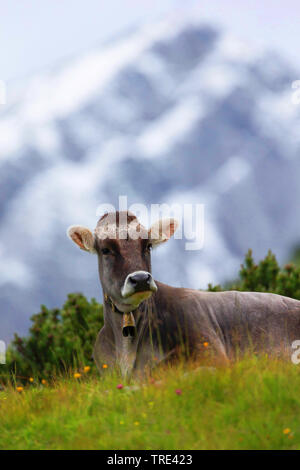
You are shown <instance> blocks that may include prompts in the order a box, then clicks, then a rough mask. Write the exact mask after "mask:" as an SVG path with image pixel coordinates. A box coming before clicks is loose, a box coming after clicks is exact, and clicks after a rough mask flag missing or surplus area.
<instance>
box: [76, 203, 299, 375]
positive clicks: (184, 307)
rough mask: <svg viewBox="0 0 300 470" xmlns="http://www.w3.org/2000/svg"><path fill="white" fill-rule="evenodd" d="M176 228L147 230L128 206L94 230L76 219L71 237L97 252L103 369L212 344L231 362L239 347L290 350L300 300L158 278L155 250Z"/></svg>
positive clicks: (141, 367)
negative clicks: (175, 284) (180, 284)
mask: <svg viewBox="0 0 300 470" xmlns="http://www.w3.org/2000/svg"><path fill="white" fill-rule="evenodd" d="M177 227H178V222H177V221H176V220H175V219H173V218H166V219H162V220H159V221H158V222H156V223H154V224H153V225H152V226H151V228H150V229H149V230H147V229H146V228H145V227H144V226H143V225H142V224H140V222H139V221H138V219H137V217H136V216H135V215H134V214H133V213H131V212H129V211H120V212H111V213H106V214H104V215H103V216H102V217H101V218H100V220H99V221H98V223H97V226H96V228H95V230H94V233H92V232H91V231H90V230H89V229H88V228H86V227H83V226H80V225H73V226H71V227H69V229H68V232H67V233H68V236H69V237H70V238H71V240H73V241H74V242H75V243H76V244H77V245H78V246H79V248H80V249H82V250H84V251H87V252H90V253H94V254H96V255H97V257H98V267H99V276H100V282H101V285H102V290H103V305H104V309H103V311H104V326H103V328H102V329H101V330H100V332H99V334H98V336H97V339H96V343H95V346H94V352H93V357H94V360H95V362H96V365H97V368H98V370H99V372H101V371H102V370H103V369H102V368H103V364H106V365H107V366H109V367H110V368H114V367H115V366H117V367H118V368H119V369H120V371H121V373H122V374H123V376H125V377H129V376H131V375H132V374H133V373H137V374H139V373H143V372H145V370H147V369H151V368H152V367H154V366H155V365H157V364H160V363H162V362H163V363H168V362H169V361H174V360H176V359H178V357H179V356H181V357H182V356H183V357H190V358H192V357H196V358H197V357H201V355H202V354H204V353H203V351H204V350H205V348H206V350H207V348H209V350H210V351H212V352H213V354H214V355H215V357H216V358H219V359H221V360H222V361H223V360H224V361H225V362H226V361H230V359H231V358H233V357H236V354H237V352H238V353H239V354H240V353H243V352H245V351H247V350H250V349H251V350H252V351H254V352H256V351H263V352H266V353H275V354H281V353H284V354H286V353H290V352H291V344H292V342H293V341H294V340H297V339H300V301H298V300H294V299H291V298H288V297H284V296H281V295H277V294H271V293H258V292H240V291H224V292H207V291H200V290H194V289H189V288H176V287H171V286H169V285H166V284H163V283H162V282H158V281H157V280H154V279H153V277H152V274H151V250H152V249H153V248H155V247H157V246H159V245H160V244H162V243H165V242H167V240H169V239H170V237H171V236H172V235H173V234H174V232H175V231H176V229H177Z"/></svg>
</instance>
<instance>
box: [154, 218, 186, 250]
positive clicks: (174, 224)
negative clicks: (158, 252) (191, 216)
mask: <svg viewBox="0 0 300 470" xmlns="http://www.w3.org/2000/svg"><path fill="white" fill-rule="evenodd" d="M178 225H179V222H178V221H177V220H176V219H160V220H158V221H157V222H154V224H153V225H152V226H151V228H150V229H149V239H150V240H151V243H152V245H153V246H157V245H160V244H161V243H165V242H166V241H168V240H169V238H171V237H172V236H173V235H174V233H175V231H176V230H177V228H178Z"/></svg>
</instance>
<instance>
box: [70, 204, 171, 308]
mask: <svg viewBox="0 0 300 470" xmlns="http://www.w3.org/2000/svg"><path fill="white" fill-rule="evenodd" d="M177 226H178V222H177V221H176V220H174V219H162V220H160V221H158V222H156V223H154V224H153V225H152V227H151V228H150V229H149V230H147V229H146V228H145V227H143V226H142V225H141V224H140V223H139V221H138V220H137V218H136V216H135V215H134V214H132V213H130V212H126V211H124V212H115V213H109V214H105V215H104V216H102V217H101V219H100V220H99V222H98V224H97V226H96V229H95V231H94V234H93V233H92V232H91V231H90V230H89V229H88V228H86V227H82V226H80V225H73V226H71V227H69V229H68V235H69V237H70V238H71V239H72V240H73V241H74V242H75V243H76V244H77V245H78V246H79V247H80V248H81V249H82V250H85V251H88V252H90V253H95V254H97V255H98V263H99V275H100V280H101V283H102V288H103V292H104V294H106V295H107V296H108V297H109V298H110V299H111V301H112V302H113V304H114V305H115V306H116V307H117V309H118V310H119V311H120V312H131V311H132V310H135V309H136V308H137V307H138V306H139V304H140V303H141V302H143V301H144V300H145V299H147V298H149V297H150V296H151V295H152V294H153V292H155V291H156V290H157V286H156V284H155V282H154V280H153V278H152V274H151V249H152V247H153V248H154V247H155V246H157V245H160V244H161V243H164V242H166V241H167V240H169V238H170V237H171V236H172V235H173V234H174V232H175V230H176V228H177Z"/></svg>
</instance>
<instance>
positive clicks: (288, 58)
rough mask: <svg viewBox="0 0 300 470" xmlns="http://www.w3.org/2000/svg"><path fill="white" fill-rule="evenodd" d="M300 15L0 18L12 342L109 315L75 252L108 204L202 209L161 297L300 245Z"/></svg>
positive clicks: (249, 8)
mask: <svg viewBox="0 0 300 470" xmlns="http://www.w3.org/2000/svg"><path fill="white" fill-rule="evenodd" d="M299 16H300V4H299V2H297V1H296V0H295V1H293V0H286V1H285V2H284V3H282V2H274V1H272V0H266V1H264V2H263V4H262V3H261V2H260V1H259V0H244V1H243V2H240V3H239V4H238V2H237V1H236V0H222V2H220V1H219V0H208V1H185V2H183V1H175V0H163V1H162V0H160V1H156V0H110V2H104V1H99V0H86V1H85V2H82V1H79V0H63V1H60V2H53V0H44V1H43V2H39V1H38V0H26V1H23V2H20V1H19V0H10V1H9V2H6V4H5V5H1V29H0V44H1V55H0V70H1V76H0V79H1V80H3V81H5V83H6V90H7V95H6V103H5V104H4V105H0V339H2V340H6V341H8V340H9V339H11V338H12V335H13V333H14V332H18V333H19V334H25V333H26V331H27V329H28V326H29V318H30V316H31V315H32V314H33V313H35V312H37V311H38V310H39V306H40V304H42V303H43V304H46V305H47V306H48V307H53V306H60V305H61V304H62V302H63V301H64V300H65V298H66V295H67V293H69V292H75V291H81V292H83V293H84V294H85V295H87V296H88V297H91V296H94V297H96V298H97V299H98V300H101V292H100V284H99V281H98V274H97V262H96V258H95V257H93V256H90V255H88V254H86V253H84V252H82V251H80V250H78V249H76V247H75V246H74V245H72V243H71V242H70V241H69V240H68V239H67V237H66V228H67V227H68V226H69V225H71V224H81V225H87V226H89V227H90V228H94V226H95V225H96V222H97V216H96V210H97V207H98V205H99V204H103V203H111V204H114V205H117V203H118V197H119V195H127V196H128V203H129V205H130V204H132V203H144V204H148V205H150V204H151V203H169V204H172V203H188V204H191V203H194V204H196V203H198V204H205V244H204V249H203V250H201V251H198V252H188V251H185V250H184V241H182V242H181V241H177V240H172V241H170V242H169V244H167V245H166V246H164V247H162V248H161V249H159V250H157V251H156V252H154V255H153V272H154V275H155V277H156V278H158V279H159V280H161V281H164V282H167V283H170V284H173V285H176V286H183V285H184V286H186V287H187V286H190V287H194V288H203V289H205V288H206V287H207V283H208V282H213V283H216V282H226V281H227V280H229V279H232V277H234V276H236V274H237V272H238V269H239V265H240V263H241V261H242V259H243V256H244V254H245V252H246V251H247V250H248V248H252V249H253V251H254V255H255V258H260V257H262V256H264V255H265V254H266V252H267V250H268V249H269V248H271V249H272V250H273V251H274V252H275V253H276V255H277V257H278V259H279V261H280V262H281V263H284V262H286V261H288V260H289V259H290V258H291V257H292V256H293V253H294V252H295V250H296V248H297V246H299V243H300V217H299V202H300V185H299V181H300V153H299V152H300V105H297V104H296V103H295V102H293V99H292V97H293V93H295V90H293V89H292V83H293V82H294V81H295V80H299V79H300V66H299V41H300V35H299Z"/></svg>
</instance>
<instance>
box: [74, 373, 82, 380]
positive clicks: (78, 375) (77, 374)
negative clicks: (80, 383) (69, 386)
mask: <svg viewBox="0 0 300 470" xmlns="http://www.w3.org/2000/svg"><path fill="white" fill-rule="evenodd" d="M73 377H74V379H79V378H80V377H81V374H79V372H75V374H74V375H73Z"/></svg>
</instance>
